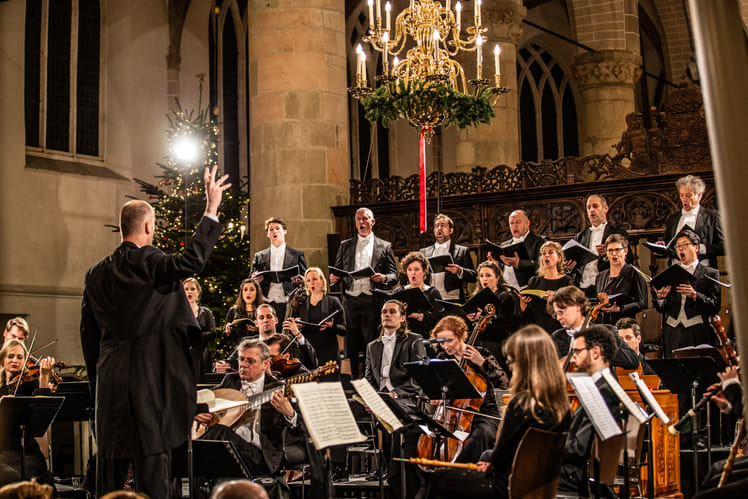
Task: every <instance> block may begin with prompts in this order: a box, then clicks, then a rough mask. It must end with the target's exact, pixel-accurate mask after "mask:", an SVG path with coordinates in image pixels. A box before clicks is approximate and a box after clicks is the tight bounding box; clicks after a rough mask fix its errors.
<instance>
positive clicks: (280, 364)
mask: <svg viewBox="0 0 748 499" xmlns="http://www.w3.org/2000/svg"><path fill="white" fill-rule="evenodd" d="M299 367H301V361H300V360H299V359H295V358H294V359H287V358H286V357H285V356H284V355H283V353H279V354H278V355H274V356H273V357H271V358H270V370H271V371H273V372H276V373H279V375H280V377H283V378H287V377H288V376H290V375H291V374H293V373H295V372H296V371H297V370H298V369H299Z"/></svg>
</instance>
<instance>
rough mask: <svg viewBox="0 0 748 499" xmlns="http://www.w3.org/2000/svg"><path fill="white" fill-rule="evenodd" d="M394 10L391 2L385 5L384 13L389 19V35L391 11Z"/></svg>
mask: <svg viewBox="0 0 748 499" xmlns="http://www.w3.org/2000/svg"><path fill="white" fill-rule="evenodd" d="M391 10H392V5H390V2H387V3H386V4H384V12H385V14H386V18H387V33H389V32H390V24H391V23H390V11H391Z"/></svg>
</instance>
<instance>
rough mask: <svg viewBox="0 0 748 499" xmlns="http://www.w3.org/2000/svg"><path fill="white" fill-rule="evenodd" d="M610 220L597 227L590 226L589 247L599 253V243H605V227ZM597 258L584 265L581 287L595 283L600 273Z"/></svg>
mask: <svg viewBox="0 0 748 499" xmlns="http://www.w3.org/2000/svg"><path fill="white" fill-rule="evenodd" d="M607 225H608V222H603V223H601V224H600V225H598V226H597V227H594V226H590V242H589V244H587V248H589V250H590V251H592V252H593V253H594V254H596V255H597V245H598V244H603V234H604V233H605V227H606V226H607ZM598 273H599V272H598V270H597V260H592V261H591V262H590V263H588V264H587V265H585V266H584V269H582V279H581V280H580V281H579V287H580V288H582V289H584V288H589V287H590V286H594V285H595V278H596V277H597V274H598Z"/></svg>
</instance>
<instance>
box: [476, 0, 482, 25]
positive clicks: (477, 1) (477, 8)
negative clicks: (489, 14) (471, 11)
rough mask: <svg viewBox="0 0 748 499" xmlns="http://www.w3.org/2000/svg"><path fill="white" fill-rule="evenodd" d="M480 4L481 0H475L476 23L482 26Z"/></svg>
mask: <svg viewBox="0 0 748 499" xmlns="http://www.w3.org/2000/svg"><path fill="white" fill-rule="evenodd" d="M480 4H481V0H475V25H476V26H480Z"/></svg>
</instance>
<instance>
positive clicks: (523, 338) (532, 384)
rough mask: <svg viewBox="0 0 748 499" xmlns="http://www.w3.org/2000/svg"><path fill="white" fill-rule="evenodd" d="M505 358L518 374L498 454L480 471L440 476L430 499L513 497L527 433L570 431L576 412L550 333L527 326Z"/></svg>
mask: <svg viewBox="0 0 748 499" xmlns="http://www.w3.org/2000/svg"><path fill="white" fill-rule="evenodd" d="M504 353H505V355H506V358H507V362H508V363H509V365H510V366H511V369H512V380H511V382H510V383H509V388H510V390H511V397H512V398H511V400H510V401H509V404H508V405H507V408H506V410H505V412H504V419H503V420H502V421H501V425H500V428H499V435H498V438H497V439H496V445H495V446H494V449H493V451H492V452H490V456H488V455H486V456H484V458H485V459H484V460H481V461H479V462H478V470H476V471H472V470H469V471H468V470H459V469H440V470H437V471H436V472H435V473H434V474H433V476H432V478H431V483H430V484H429V491H428V492H427V497H429V498H440V497H444V498H451V497H461V498H496V497H498V498H505V497H508V486H509V474H510V473H511V470H512V461H513V460H514V454H515V452H516V451H517V447H518V446H519V443H520V441H521V440H522V436H523V435H524V434H525V432H526V431H527V429H528V428H531V427H533V428H541V429H543V430H548V431H554V432H563V431H566V430H568V429H569V423H570V421H571V408H570V406H569V399H568V397H567V394H566V379H565V378H564V374H563V373H562V372H561V367H560V366H559V364H558V361H557V359H558V356H557V353H556V346H555V345H554V344H553V340H551V337H550V336H548V333H546V332H545V331H543V330H542V329H541V328H539V327H538V326H535V325H530V326H525V327H523V328H522V329H520V330H519V331H517V332H516V333H514V334H513V335H512V336H511V337H510V338H509V340H507V342H506V344H505V345H504ZM486 454H489V453H486Z"/></svg>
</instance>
